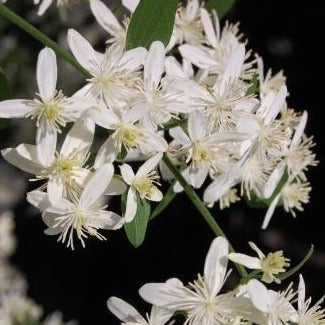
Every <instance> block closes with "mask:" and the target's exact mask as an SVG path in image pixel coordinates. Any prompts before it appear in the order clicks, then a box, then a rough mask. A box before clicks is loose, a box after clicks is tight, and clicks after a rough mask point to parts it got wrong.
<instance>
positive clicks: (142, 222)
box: [121, 192, 151, 248]
mask: <svg viewBox="0 0 325 325" xmlns="http://www.w3.org/2000/svg"><path fill="white" fill-rule="evenodd" d="M126 198H127V192H125V193H124V194H123V195H122V198H121V207H122V213H123V214H124V212H125V208H126ZM150 212H151V207H150V203H149V202H148V201H147V200H146V199H141V197H140V196H139V195H138V194H137V213H136V215H135V217H134V219H133V220H132V221H131V222H129V223H126V224H125V225H124V229H125V232H126V235H127V237H128V239H129V241H130V243H131V244H132V245H133V246H134V247H135V248H137V247H139V246H140V245H141V244H142V243H143V241H144V237H145V235H146V231H147V226H148V221H149V216H150Z"/></svg>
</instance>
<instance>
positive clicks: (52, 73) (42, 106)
mask: <svg viewBox="0 0 325 325" xmlns="http://www.w3.org/2000/svg"><path fill="white" fill-rule="evenodd" d="M56 81H57V63H56V56H55V53H54V51H53V50H51V49H50V48H45V49H43V50H42V51H41V52H40V54H39V56H38V61H37V84H38V89H39V94H38V95H39V98H36V99H34V100H25V99H11V100H4V101H2V102H0V117H4V118H13V117H14V118H17V117H18V118H21V117H25V118H28V117H29V118H31V119H35V120H36V126H37V134H36V139H37V141H38V142H45V143H44V145H45V146H46V145H47V143H48V142H51V143H54V142H56V137H57V133H58V132H60V130H61V128H62V127H64V126H65V125H66V123H67V122H74V121H76V120H77V119H78V118H79V117H80V116H81V115H82V114H83V112H84V111H85V110H87V109H89V108H91V107H92V106H93V102H92V101H90V100H87V99H85V98H82V97H80V96H76V95H75V96H72V97H70V98H67V97H65V96H64V95H63V94H62V93H61V91H59V92H58V91H57V90H56Z"/></svg>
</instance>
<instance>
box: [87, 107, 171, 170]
mask: <svg viewBox="0 0 325 325" xmlns="http://www.w3.org/2000/svg"><path fill="white" fill-rule="evenodd" d="M144 114H145V112H144V111H143V109H141V107H139V106H134V107H132V108H131V109H127V108H124V109H121V110H120V111H116V113H114V112H113V111H112V110H110V109H108V108H107V107H104V106H100V107H99V108H98V109H97V110H95V111H94V112H93V118H94V120H95V122H96V124H98V125H100V126H102V127H103V128H105V129H108V130H114V132H113V134H112V135H111V136H110V137H109V138H108V139H107V140H106V141H105V142H104V143H103V145H102V146H101V147H100V149H99V150H98V153H97V156H96V160H95V164H94V167H95V168H98V167H100V166H101V165H102V164H104V163H112V162H113V161H114V160H115V158H116V157H117V155H118V154H119V153H120V152H121V150H122V148H123V147H124V149H126V150H127V152H129V151H130V150H134V149H139V150H140V152H141V153H143V154H144V155H153V154H155V153H157V152H164V151H166V150H167V148H168V144H167V142H166V140H165V139H164V138H163V136H162V135H161V134H159V133H156V132H153V131H151V130H147V129H146V128H145V127H144V126H143V125H141V124H139V123H138V121H139V120H140V119H141V117H142V116H143V115H144Z"/></svg>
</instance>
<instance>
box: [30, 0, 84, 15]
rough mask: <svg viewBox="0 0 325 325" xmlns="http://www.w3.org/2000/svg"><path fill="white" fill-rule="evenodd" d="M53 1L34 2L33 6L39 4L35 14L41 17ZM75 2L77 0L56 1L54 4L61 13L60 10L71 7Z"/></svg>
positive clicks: (40, 0) (38, 0)
mask: <svg viewBox="0 0 325 325" xmlns="http://www.w3.org/2000/svg"><path fill="white" fill-rule="evenodd" d="M53 1H54V0H34V4H36V5H37V4H39V3H40V2H41V4H40V6H39V8H38V12H37V14H38V15H39V16H42V15H43V14H44V13H45V11H46V10H47V9H48V8H49V7H50V6H51V4H52V3H53ZM77 2H78V0H57V2H56V4H57V7H58V8H59V10H61V11H62V9H65V8H69V7H72V6H73V5H75V4H76V3H77Z"/></svg>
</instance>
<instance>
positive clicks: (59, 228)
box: [27, 164, 124, 249]
mask: <svg viewBox="0 0 325 325" xmlns="http://www.w3.org/2000/svg"><path fill="white" fill-rule="evenodd" d="M113 173H114V167H113V165H110V164H106V165H103V166H102V167H101V168H100V169H98V170H97V171H96V172H95V173H94V175H93V176H92V177H91V178H90V180H89V181H88V182H87V184H86V185H85V187H84V189H83V191H82V192H81V195H80V198H78V197H72V198H71V199H72V201H70V200H67V199H65V198H62V199H61V200H60V201H59V202H57V204H55V205H52V204H51V203H50V202H49V201H48V200H47V197H46V194H45V193H44V192H41V191H33V192H30V193H28V196H27V199H28V201H29V202H30V203H31V204H32V205H34V206H36V207H37V208H38V209H40V210H41V211H43V214H42V218H43V221H44V222H45V224H46V225H47V226H48V229H46V230H45V233H46V234H47V235H58V234H60V236H59V238H58V241H61V242H62V243H65V242H67V247H71V248H72V249H74V243H73V237H74V234H76V235H77V237H78V239H79V240H80V241H81V244H82V246H83V247H85V241H84V240H85V239H86V238H88V235H90V236H94V237H97V238H98V239H100V240H106V238H105V237H104V236H103V235H102V234H100V233H99V232H98V229H110V230H115V229H119V228H120V227H122V225H123V223H124V220H123V219H122V218H121V217H120V216H119V215H117V214H116V213H114V212H111V211H106V210H105V208H106V206H103V204H102V201H103V195H104V194H105V193H106V191H107V188H108V187H109V185H110V183H111V181H112V177H113Z"/></svg>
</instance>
